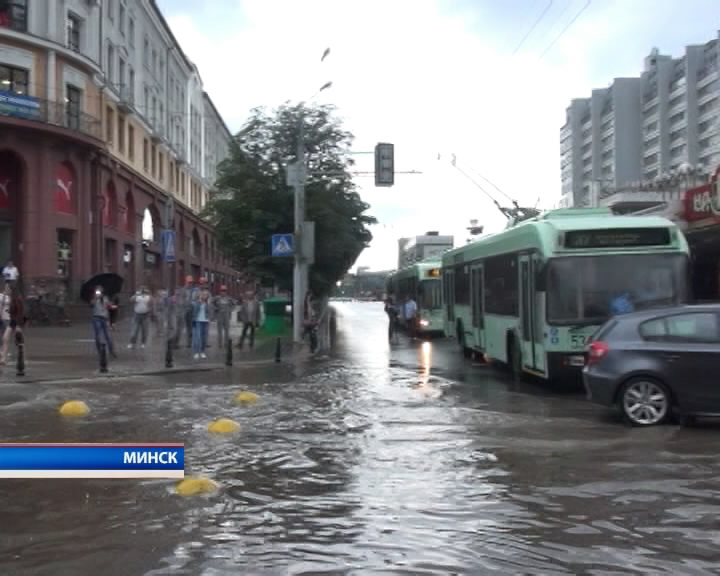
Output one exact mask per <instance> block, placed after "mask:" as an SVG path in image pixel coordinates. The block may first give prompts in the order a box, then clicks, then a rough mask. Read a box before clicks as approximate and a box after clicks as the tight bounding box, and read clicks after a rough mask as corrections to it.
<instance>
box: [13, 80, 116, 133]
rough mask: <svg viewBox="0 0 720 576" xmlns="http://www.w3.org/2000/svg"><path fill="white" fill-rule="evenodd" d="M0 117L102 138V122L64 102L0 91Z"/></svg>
mask: <svg viewBox="0 0 720 576" xmlns="http://www.w3.org/2000/svg"><path fill="white" fill-rule="evenodd" d="M0 117H6V118H15V119H18V120H27V121H29V122H33V123H38V124H46V125H50V126H57V127H61V128H66V129H68V130H71V131H73V132H77V133H78V134H81V135H83V136H89V137H91V138H94V139H96V140H102V122H101V121H100V120H99V119H98V118H95V117H94V116H90V115H89V114H85V113H84V112H80V111H76V110H73V109H72V108H71V107H69V106H68V104H66V103H65V102H55V101H51V100H44V99H42V98H34V97H32V96H27V95H25V94H13V93H12V92H2V91H0Z"/></svg>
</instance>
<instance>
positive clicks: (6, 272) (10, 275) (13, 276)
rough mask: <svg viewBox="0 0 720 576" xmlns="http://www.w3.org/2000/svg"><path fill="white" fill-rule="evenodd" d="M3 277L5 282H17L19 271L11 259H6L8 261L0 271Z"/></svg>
mask: <svg viewBox="0 0 720 576" xmlns="http://www.w3.org/2000/svg"><path fill="white" fill-rule="evenodd" d="M2 274H3V278H4V279H5V282H6V283H7V282H17V281H18V278H19V277H20V271H19V270H18V269H17V267H16V266H15V264H13V261H12V260H8V263H7V264H6V265H5V268H3V271H2Z"/></svg>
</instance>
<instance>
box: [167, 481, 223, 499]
mask: <svg viewBox="0 0 720 576" xmlns="http://www.w3.org/2000/svg"><path fill="white" fill-rule="evenodd" d="M217 489H218V485H217V484H215V482H213V481H212V480H210V478H205V477H204V476H196V477H192V476H191V477H188V478H183V479H182V480H181V481H180V482H178V483H177V485H176V486H175V492H176V493H177V494H179V495H180V496H194V495H196V494H209V493H210V492H215V490H217Z"/></svg>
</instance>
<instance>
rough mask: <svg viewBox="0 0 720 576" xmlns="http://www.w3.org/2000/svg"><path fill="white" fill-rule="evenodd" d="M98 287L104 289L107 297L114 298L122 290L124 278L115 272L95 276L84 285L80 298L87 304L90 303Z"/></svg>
mask: <svg viewBox="0 0 720 576" xmlns="http://www.w3.org/2000/svg"><path fill="white" fill-rule="evenodd" d="M98 286H100V287H102V289H103V293H104V294H105V295H106V296H108V297H112V296H115V294H118V293H119V292H120V290H122V286H123V278H122V276H118V275H117V274H115V273H113V272H106V273H104V274H98V275H97V276H93V277H92V278H90V280H88V281H87V282H85V283H84V284H83V285H82V288H80V298H82V299H83V300H85V302H90V301H91V300H92V297H93V294H94V293H95V289H96V288H97V287H98Z"/></svg>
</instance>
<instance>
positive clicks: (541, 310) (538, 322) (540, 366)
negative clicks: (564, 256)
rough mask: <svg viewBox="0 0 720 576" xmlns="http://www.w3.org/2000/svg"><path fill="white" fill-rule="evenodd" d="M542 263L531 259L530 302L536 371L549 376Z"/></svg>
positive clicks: (534, 257)
mask: <svg viewBox="0 0 720 576" xmlns="http://www.w3.org/2000/svg"><path fill="white" fill-rule="evenodd" d="M542 265H543V263H542V261H541V260H540V257H539V256H538V255H537V254H534V255H533V257H532V258H531V259H530V290H531V292H530V294H531V296H530V300H531V302H532V303H533V304H534V306H533V341H534V346H533V350H534V354H535V370H536V371H538V372H542V373H543V374H545V375H546V376H547V372H546V365H545V334H544V332H545V293H544V292H541V291H540V290H539V289H538V282H537V280H538V274H539V273H540V271H541V270H542Z"/></svg>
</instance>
